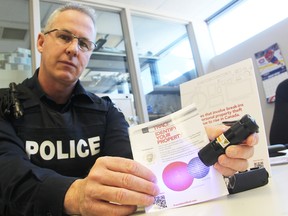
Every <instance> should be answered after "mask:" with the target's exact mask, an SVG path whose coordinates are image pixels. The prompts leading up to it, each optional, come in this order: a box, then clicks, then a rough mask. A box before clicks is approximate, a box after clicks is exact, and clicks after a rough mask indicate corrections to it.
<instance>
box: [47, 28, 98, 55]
mask: <svg viewBox="0 0 288 216" xmlns="http://www.w3.org/2000/svg"><path fill="white" fill-rule="evenodd" d="M52 32H55V36H56V40H57V41H58V42H59V43H60V44H68V43H71V41H72V40H73V39H74V38H76V39H78V47H79V49H80V50H82V51H83V52H87V51H91V50H94V49H95V47H96V44H95V43H93V42H92V41H90V40H88V39H86V38H79V37H77V36H76V35H74V34H72V33H71V32H68V31H65V30H60V29H53V30H50V31H47V32H44V35H46V34H49V33H52Z"/></svg>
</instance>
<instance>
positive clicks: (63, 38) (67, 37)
mask: <svg viewBox="0 0 288 216" xmlns="http://www.w3.org/2000/svg"><path fill="white" fill-rule="evenodd" d="M56 38H57V40H58V41H59V42H60V43H62V44H66V43H70V42H71V41H72V40H73V35H72V34H70V33H68V32H66V31H62V30H57V31H56Z"/></svg>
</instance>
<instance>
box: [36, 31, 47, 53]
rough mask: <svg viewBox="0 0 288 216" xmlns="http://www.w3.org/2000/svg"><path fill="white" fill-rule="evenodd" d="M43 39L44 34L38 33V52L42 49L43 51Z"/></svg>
mask: <svg viewBox="0 0 288 216" xmlns="http://www.w3.org/2000/svg"><path fill="white" fill-rule="evenodd" d="M44 39H45V36H44V34H43V33H39V34H38V37H37V49H38V51H39V52H40V53H42V51H43V46H44Z"/></svg>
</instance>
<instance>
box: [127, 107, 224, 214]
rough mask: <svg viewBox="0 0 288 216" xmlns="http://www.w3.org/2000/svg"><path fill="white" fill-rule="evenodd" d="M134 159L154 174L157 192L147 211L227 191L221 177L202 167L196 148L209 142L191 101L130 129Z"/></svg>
mask: <svg viewBox="0 0 288 216" xmlns="http://www.w3.org/2000/svg"><path fill="white" fill-rule="evenodd" d="M129 135H130V141H131V147H132V152H133V157H134V160H136V161H138V162H140V163H141V164H143V165H145V166H147V167H148V168H149V169H150V170H152V171H153V172H154V174H155V175H156V176H157V184H158V186H159V188H160V194H159V195H158V196H157V197H155V202H154V204H153V205H151V206H148V207H146V208H145V211H146V212H153V211H158V210H161V209H167V208H175V207H180V206H184V205H190V204H195V203H199V202H204V201H207V200H211V199H215V198H217V197H220V196H224V195H227V194H228V190H227V187H226V184H225V181H224V178H223V176H222V175H221V174H220V173H219V172H217V171H216V170H215V169H214V168H213V166H210V167H207V166H205V165H204V164H203V163H202V162H201V160H200V159H199V157H198V152H199V150H200V149H201V148H202V147H204V146H205V145H206V144H208V143H209V139H208V137H207V134H206V131H205V128H204V125H203V123H202V120H201V118H200V115H199V114H198V111H197V109H196V107H195V105H194V104H191V105H189V106H187V107H185V108H183V109H181V110H179V111H177V112H175V113H172V114H170V115H168V116H165V117H162V118H160V119H157V120H154V121H151V122H148V123H143V124H140V125H136V126H133V127H130V128H129Z"/></svg>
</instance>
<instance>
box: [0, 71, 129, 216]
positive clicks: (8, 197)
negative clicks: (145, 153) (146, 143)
mask: <svg viewBox="0 0 288 216" xmlns="http://www.w3.org/2000/svg"><path fill="white" fill-rule="evenodd" d="M37 75H38V71H36V73H35V74H34V76H33V77H32V78H30V79H26V80H25V81H24V82H23V83H22V84H19V85H18V86H17V91H18V99H19V101H20V103H21V104H22V107H23V110H24V115H23V116H22V117H21V118H20V119H15V118H13V116H12V115H3V114H2V116H1V115H0V215H49V214H50V215H62V212H63V201H64V196H65V193H66V191H67V189H68V188H69V186H70V185H71V183H72V182H73V181H74V180H75V179H76V178H82V177H85V176H86V175H87V174H88V172H89V169H90V168H91V167H92V165H93V164H94V162H95V160H96V159H97V158H98V157H100V156H105V155H109V156H121V157H127V158H132V153H131V147H130V142H129V137H128V130H127V128H128V124H127V122H126V121H125V118H124V116H123V114H122V112H120V111H119V110H118V109H117V108H116V107H115V106H114V105H113V103H112V102H111V101H110V100H109V99H102V98H99V97H97V96H95V95H94V94H92V93H89V92H86V91H85V90H84V88H83V87H82V86H81V84H80V82H78V83H77V84H76V87H75V89H74V91H73V94H72V96H71V98H70V99H69V101H68V102H67V103H66V104H62V105H58V104H56V103H54V102H53V101H52V100H51V99H49V97H47V95H46V94H45V93H44V92H43V91H42V89H41V87H40V85H39V83H38V79H37ZM5 94H7V90H3V89H2V90H1V91H0V98H1V95H2V105H1V107H2V109H3V106H5V104H4V105H3V101H4V100H3V98H4V97H5ZM3 95H4V96H3ZM0 103H1V99H0ZM2 111H3V110H2Z"/></svg>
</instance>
